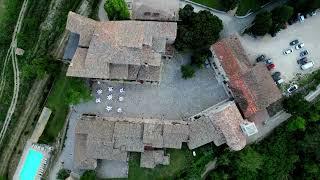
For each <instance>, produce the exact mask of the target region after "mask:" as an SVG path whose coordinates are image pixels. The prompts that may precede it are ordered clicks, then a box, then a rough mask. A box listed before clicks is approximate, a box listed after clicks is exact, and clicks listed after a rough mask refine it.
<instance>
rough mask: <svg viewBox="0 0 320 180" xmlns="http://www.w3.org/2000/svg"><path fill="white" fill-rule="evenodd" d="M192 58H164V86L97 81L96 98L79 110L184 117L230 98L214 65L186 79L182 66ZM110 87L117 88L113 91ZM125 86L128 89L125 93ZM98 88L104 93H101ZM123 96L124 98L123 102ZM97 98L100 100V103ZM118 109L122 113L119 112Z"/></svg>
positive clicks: (147, 116) (91, 112)
mask: <svg viewBox="0 0 320 180" xmlns="http://www.w3.org/2000/svg"><path fill="white" fill-rule="evenodd" d="M189 61H190V56H189V55H180V54H178V55H176V57H175V58H173V59H171V60H165V61H163V63H164V65H163V67H162V73H161V83H160V85H154V84H143V85H141V84H128V83H117V82H114V83H112V82H101V83H100V84H98V83H97V82H95V83H94V85H93V90H92V95H93V96H94V97H95V98H93V100H92V101H90V102H87V103H84V104H81V105H79V106H78V107H77V109H78V110H79V111H80V112H82V113H88V114H98V115H101V116H122V117H139V118H158V119H171V120H181V119H186V118H189V117H190V116H192V115H194V114H197V113H199V112H201V111H203V110H204V109H207V108H209V107H211V106H213V105H215V104H217V103H219V102H222V101H224V100H226V99H228V95H227V93H226V92H225V89H224V87H223V85H222V84H221V83H219V82H218V81H217V79H216V77H215V74H214V71H213V70H212V68H210V67H209V68H203V69H199V70H197V72H196V75H195V77H194V78H192V79H188V80H185V79H182V78H181V73H180V66H181V65H183V64H186V63H188V62H189ZM109 87H112V88H113V90H112V91H111V92H110V91H109V90H108V88H109ZM121 88H123V89H124V91H125V92H122V93H121V92H120V89H121ZM98 90H100V93H101V94H98V93H97V91H98ZM101 90H102V92H101ZM110 95H112V99H110ZM108 96H109V98H108ZM119 97H121V98H123V99H122V101H119ZM96 99H99V100H100V102H99V103H96ZM107 107H109V111H108V110H106V108H107ZM110 107H112V109H111V110H110ZM118 108H121V111H122V112H120V113H119V112H118V111H117V110H118Z"/></svg>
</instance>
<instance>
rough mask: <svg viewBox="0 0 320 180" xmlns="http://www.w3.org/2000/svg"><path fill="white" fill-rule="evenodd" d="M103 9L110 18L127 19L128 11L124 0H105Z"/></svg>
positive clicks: (128, 16)
mask: <svg viewBox="0 0 320 180" xmlns="http://www.w3.org/2000/svg"><path fill="white" fill-rule="evenodd" d="M104 9H105V10H106V12H107V14H108V18H109V19H110V20H128V19H129V18H130V13H129V10H128V6H127V3H126V2H125V1H124V0H107V1H106V3H105V4H104Z"/></svg>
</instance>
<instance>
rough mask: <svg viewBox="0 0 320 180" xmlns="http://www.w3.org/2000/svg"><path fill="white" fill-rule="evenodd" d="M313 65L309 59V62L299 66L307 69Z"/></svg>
mask: <svg viewBox="0 0 320 180" xmlns="http://www.w3.org/2000/svg"><path fill="white" fill-rule="evenodd" d="M313 66H314V63H313V61H309V62H307V63H305V64H303V65H301V66H300V68H301V69H302V70H308V69H310V68H312V67H313Z"/></svg>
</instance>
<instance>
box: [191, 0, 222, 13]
mask: <svg viewBox="0 0 320 180" xmlns="http://www.w3.org/2000/svg"><path fill="white" fill-rule="evenodd" d="M192 1H193V2H196V3H199V4H203V5H205V6H208V7H211V8H213V9H218V10H222V11H223V10H224V7H223V6H222V4H221V1H223V0H192Z"/></svg>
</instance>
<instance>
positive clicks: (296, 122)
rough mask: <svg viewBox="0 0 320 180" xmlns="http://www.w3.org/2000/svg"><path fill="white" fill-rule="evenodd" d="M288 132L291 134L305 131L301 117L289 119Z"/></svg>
mask: <svg viewBox="0 0 320 180" xmlns="http://www.w3.org/2000/svg"><path fill="white" fill-rule="evenodd" d="M287 127H288V130H289V131H291V132H293V131H297V130H302V131H304V130H305V129H306V120H305V119H303V118H302V117H299V116H298V117H294V118H293V119H290V121H289V123H288V125H287Z"/></svg>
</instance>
